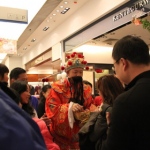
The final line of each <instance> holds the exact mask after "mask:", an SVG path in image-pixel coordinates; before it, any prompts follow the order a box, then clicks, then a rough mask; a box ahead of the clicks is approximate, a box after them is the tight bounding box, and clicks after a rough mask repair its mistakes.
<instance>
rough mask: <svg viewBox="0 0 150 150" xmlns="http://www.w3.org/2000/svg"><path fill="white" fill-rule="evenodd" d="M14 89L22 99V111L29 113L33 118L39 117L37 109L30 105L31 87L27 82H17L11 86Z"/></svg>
mask: <svg viewBox="0 0 150 150" xmlns="http://www.w3.org/2000/svg"><path fill="white" fill-rule="evenodd" d="M10 87H11V88H12V89H14V90H16V91H17V92H18V93H19V95H20V98H21V102H20V103H21V105H22V109H23V110H24V111H25V112H27V113H28V114H29V115H30V116H31V117H37V114H36V111H35V109H34V108H33V107H32V106H31V104H30V101H29V99H30V92H29V86H28V84H27V82H26V81H15V82H13V83H12V84H11V86H10Z"/></svg>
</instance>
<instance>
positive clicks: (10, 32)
mask: <svg viewBox="0 0 150 150" xmlns="http://www.w3.org/2000/svg"><path fill="white" fill-rule="evenodd" d="M45 1H46V0H38V1H37V0H24V1H21V0H0V6H4V7H11V8H19V9H25V10H28V23H27V24H23V23H17V22H9V21H8V22H4V21H0V38H6V39H12V40H18V39H19V37H20V35H21V34H22V32H23V31H24V30H25V28H26V27H27V26H28V24H29V23H30V22H31V20H32V19H33V18H34V16H35V15H36V14H37V12H38V11H39V9H40V8H41V7H42V6H43V4H44V3H45ZM35 4H36V5H35ZM8 13H9V12H8Z"/></svg>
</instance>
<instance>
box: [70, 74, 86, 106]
mask: <svg viewBox="0 0 150 150" xmlns="http://www.w3.org/2000/svg"><path fill="white" fill-rule="evenodd" d="M68 80H69V82H70V84H71V88H72V89H73V90H74V93H72V91H71V94H72V97H71V98H70V101H71V102H74V103H78V104H80V105H83V103H84V98H83V79H82V77H80V76H76V77H71V78H68ZM70 90H71V89H70ZM70 101H69V102H70Z"/></svg>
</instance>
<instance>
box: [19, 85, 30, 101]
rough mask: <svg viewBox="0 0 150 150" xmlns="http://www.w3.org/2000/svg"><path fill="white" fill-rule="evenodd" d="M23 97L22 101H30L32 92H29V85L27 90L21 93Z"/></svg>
mask: <svg viewBox="0 0 150 150" xmlns="http://www.w3.org/2000/svg"><path fill="white" fill-rule="evenodd" d="M20 97H21V103H22V104H27V103H28V102H29V98H30V93H29V87H28V86H27V90H26V91H24V92H23V93H21V94H20Z"/></svg>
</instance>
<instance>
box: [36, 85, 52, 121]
mask: <svg viewBox="0 0 150 150" xmlns="http://www.w3.org/2000/svg"><path fill="white" fill-rule="evenodd" d="M50 89H51V86H50V85H49V84H47V85H44V86H43V87H42V89H41V92H40V97H39V101H40V102H39V105H38V109H37V114H38V117H39V118H41V117H42V116H43V115H44V114H45V101H46V98H47V96H48V94H49V92H50Z"/></svg>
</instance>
